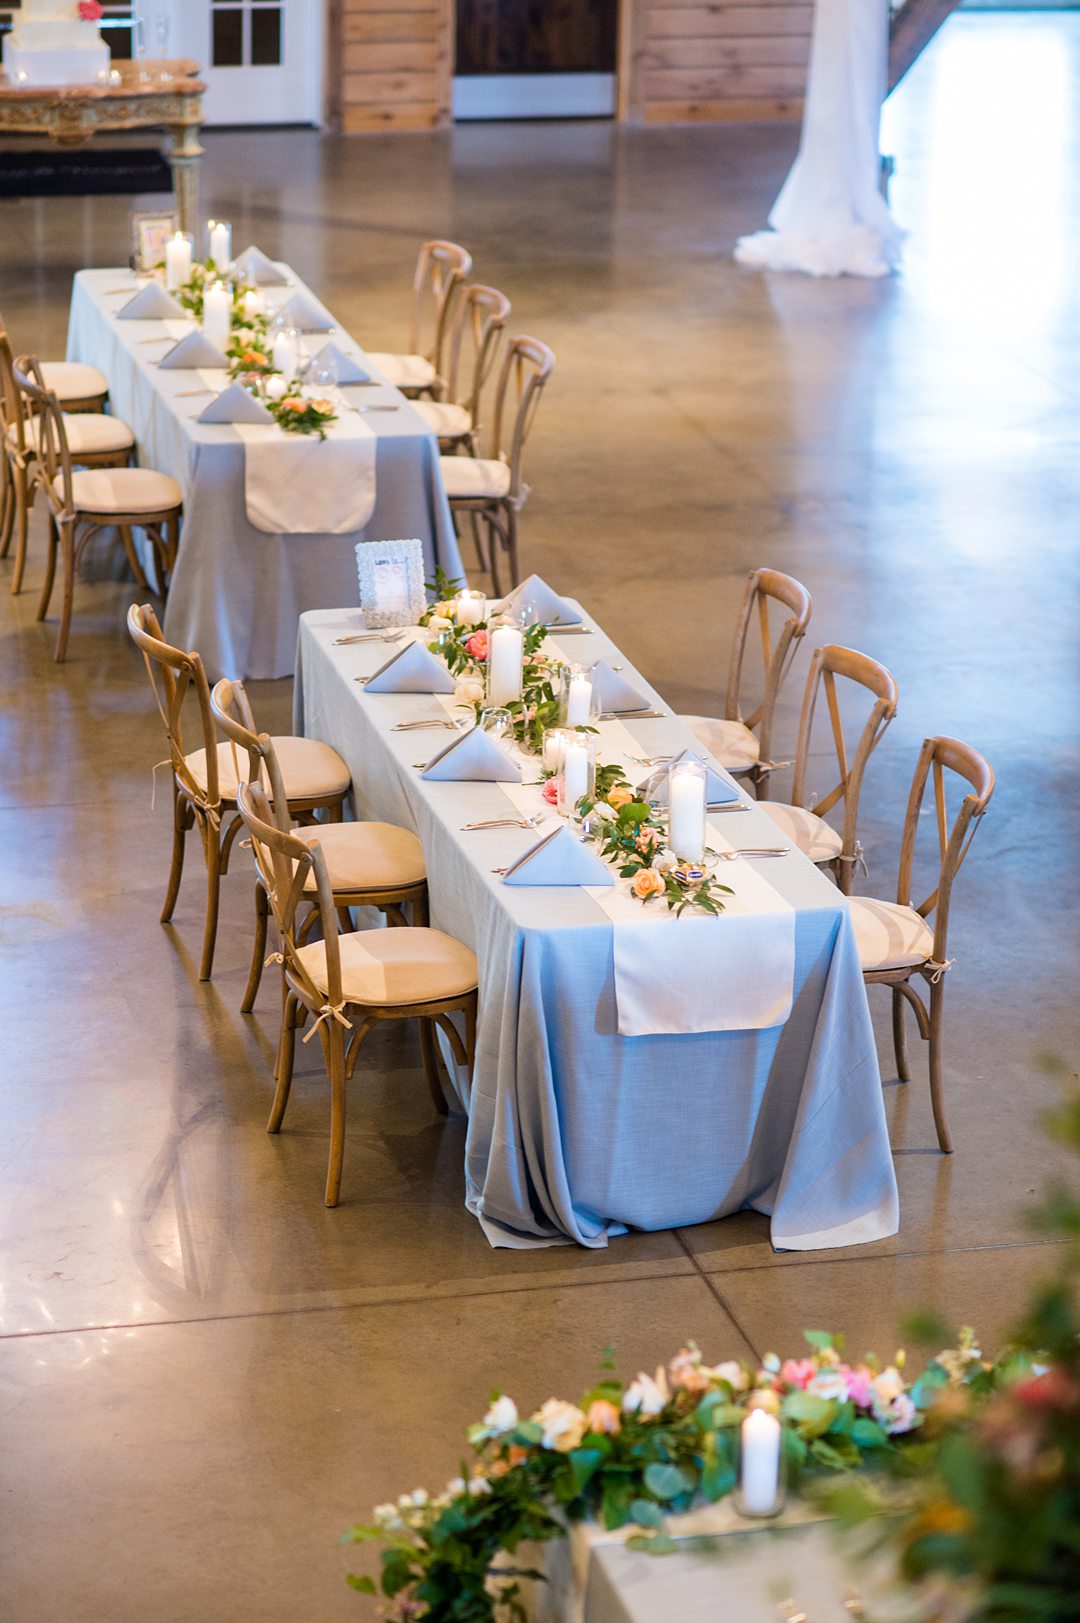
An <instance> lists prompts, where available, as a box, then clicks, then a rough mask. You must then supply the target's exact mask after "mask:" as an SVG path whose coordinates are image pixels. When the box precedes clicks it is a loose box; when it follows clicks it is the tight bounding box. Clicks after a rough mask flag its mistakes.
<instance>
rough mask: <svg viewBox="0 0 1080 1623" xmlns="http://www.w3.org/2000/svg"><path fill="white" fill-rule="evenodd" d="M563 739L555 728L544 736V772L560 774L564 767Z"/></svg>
mask: <svg viewBox="0 0 1080 1623" xmlns="http://www.w3.org/2000/svg"><path fill="white" fill-rule="evenodd" d="M562 755H563V751H562V739H561V737H560V736H559V734H558V732H557V731H556V730H555V728H554V727H549V728H548V730H547V732H546V733H545V734H544V771H545V772H558V771H559V770H560V769H561V767H562Z"/></svg>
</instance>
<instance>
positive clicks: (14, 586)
mask: <svg viewBox="0 0 1080 1623" xmlns="http://www.w3.org/2000/svg"><path fill="white" fill-rule="evenodd" d="M13 478H14V508H13V511H12V521H13V523H14V525H15V567H14V569H13V570H12V572H11V592H12V596H16V595H17V594H18V593H19V592H21V591H22V583H23V574H24V572H25V570H26V549H27V545H28V543H29V539H30V490H29V486H28V482H27V478H26V470H25V469H24V468H16V469H15V472H14V475H13ZM44 618H45V616H44V615H43V614H39V615H38V619H39V620H44Z"/></svg>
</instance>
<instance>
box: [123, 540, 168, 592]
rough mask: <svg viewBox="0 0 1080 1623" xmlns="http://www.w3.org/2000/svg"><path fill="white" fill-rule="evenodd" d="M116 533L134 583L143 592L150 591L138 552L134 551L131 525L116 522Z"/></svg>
mask: <svg viewBox="0 0 1080 1623" xmlns="http://www.w3.org/2000/svg"><path fill="white" fill-rule="evenodd" d="M116 533H117V535H118V536H119V537H120V545H121V546H122V547H123V549H124V556H125V558H126V559H127V561H128V563H129V564H130V566H131V573H132V574H133V575H134V576H135V581H136V584H137V585H138V586H139V587H140V588H141V589H142V590H143V591H144V592H149V591H152V590H153V588H152V587H151V585H150V582H149V581H148V580H147V578H146V571H145V569H144V568H143V566H142V563H141V562H140V560H139V554H138V553H137V552H136V551H135V538H134V536H133V535H132V533H131V526H130V525H128V524H118V525H117V527H116ZM159 595H160V594H159Z"/></svg>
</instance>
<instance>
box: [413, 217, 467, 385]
mask: <svg viewBox="0 0 1080 1623" xmlns="http://www.w3.org/2000/svg"><path fill="white" fill-rule="evenodd" d="M471 270H472V255H471V254H470V253H469V252H468V251H467V250H466V249H465V248H462V247H461V246H460V245H459V244H458V243H456V242H442V241H439V240H438V239H435V240H433V241H431V242H425V243H424V244H423V245H422V246H421V249H420V252H419V254H418V255H417V260H416V270H415V271H414V273H413V288H412V313H411V316H410V321H409V349H410V351H411V352H412V353H413V354H414V355H423V356H424V358H425V360H429V361H430V362H431V364H432V366H434V368H435V371H436V372H437V373H438V374H439V375H440V376H441V375H442V356H443V346H444V344H445V341H446V334H447V330H448V328H449V325H450V318H451V316H452V314H453V308H454V301H455V297H456V295H457V292H458V289H459V288H460V287H461V285H462V283H463V282H464V280H465V278H466V276H468V274H469V272H470V271H471Z"/></svg>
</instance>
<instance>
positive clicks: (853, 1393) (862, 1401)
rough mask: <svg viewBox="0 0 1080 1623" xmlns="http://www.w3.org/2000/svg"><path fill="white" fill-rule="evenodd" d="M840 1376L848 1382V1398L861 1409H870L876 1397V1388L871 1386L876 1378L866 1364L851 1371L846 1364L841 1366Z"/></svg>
mask: <svg viewBox="0 0 1080 1623" xmlns="http://www.w3.org/2000/svg"><path fill="white" fill-rule="evenodd" d="M840 1374H841V1375H843V1376H844V1377H845V1378H846V1380H847V1386H848V1397H849V1398H850V1399H851V1401H852V1403H854V1404H857V1406H858V1407H859V1408H860V1409H869V1407H870V1404H871V1403H872V1401H873V1397H874V1388H873V1385H872V1384H871V1383H872V1382H873V1379H874V1377H873V1376H872V1375H871V1373H870V1371H869V1370H868V1369H867V1367H866V1365H865V1364H860V1365H859V1367H858V1368H857V1369H849V1368H848V1367H847V1365H846V1364H841V1365H840Z"/></svg>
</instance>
